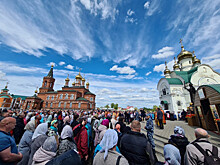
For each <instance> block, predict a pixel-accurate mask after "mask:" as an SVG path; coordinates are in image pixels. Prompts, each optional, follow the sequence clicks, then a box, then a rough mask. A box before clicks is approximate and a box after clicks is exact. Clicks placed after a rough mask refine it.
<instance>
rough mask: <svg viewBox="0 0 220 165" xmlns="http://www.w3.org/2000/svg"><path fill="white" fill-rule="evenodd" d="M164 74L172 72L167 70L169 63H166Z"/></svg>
mask: <svg viewBox="0 0 220 165" xmlns="http://www.w3.org/2000/svg"><path fill="white" fill-rule="evenodd" d="M164 74H170V70H169V69H168V68H167V62H166V61H165V70H164Z"/></svg>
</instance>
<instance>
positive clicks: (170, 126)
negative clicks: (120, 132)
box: [141, 121, 220, 161]
mask: <svg viewBox="0 0 220 165" xmlns="http://www.w3.org/2000/svg"><path fill="white" fill-rule="evenodd" d="M144 126H145V122H141V127H142V133H145V134H146V130H145V129H144ZM175 126H181V127H182V128H183V129H184V130H185V134H186V137H187V138H188V140H189V141H190V142H192V141H194V140H195V134H194V129H195V128H197V127H191V126H189V125H188V124H187V123H185V122H184V121H167V124H166V125H165V127H164V129H163V130H161V129H159V128H157V127H156V126H155V127H154V141H155V145H156V149H155V150H156V155H157V157H158V159H159V161H164V158H163V147H164V144H165V143H167V142H168V139H169V137H170V135H172V134H173V130H174V127H175ZM208 132H209V135H210V138H209V141H210V142H211V143H212V144H215V145H216V146H218V147H220V135H217V134H215V133H213V132H210V131H208Z"/></svg>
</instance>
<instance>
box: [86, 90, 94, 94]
mask: <svg viewBox="0 0 220 165" xmlns="http://www.w3.org/2000/svg"><path fill="white" fill-rule="evenodd" d="M85 95H95V94H93V93H92V92H90V91H89V92H86V93H85Z"/></svg>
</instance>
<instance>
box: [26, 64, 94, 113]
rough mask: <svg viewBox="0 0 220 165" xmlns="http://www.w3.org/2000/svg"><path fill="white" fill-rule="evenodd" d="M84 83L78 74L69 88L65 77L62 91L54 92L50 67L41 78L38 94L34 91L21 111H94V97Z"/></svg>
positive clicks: (53, 79) (53, 80) (68, 80)
mask: <svg viewBox="0 0 220 165" xmlns="http://www.w3.org/2000/svg"><path fill="white" fill-rule="evenodd" d="M85 81H86V80H85V79H84V78H83V77H82V76H81V74H80V72H79V74H78V75H77V76H76V77H75V81H74V82H73V83H72V85H71V86H70V85H69V82H70V79H69V78H68V77H67V78H66V79H65V84H64V86H63V87H62V89H61V90H57V91H54V89H53V87H54V83H55V78H54V77H53V66H51V69H50V71H49V73H48V75H47V76H45V77H44V78H43V83H42V86H41V87H40V88H39V93H37V90H36V91H35V94H34V95H33V96H32V97H27V98H26V100H25V103H24V104H23V109H78V110H91V109H95V97H96V95H95V94H93V93H91V92H90V91H89V83H88V82H87V83H86V84H85Z"/></svg>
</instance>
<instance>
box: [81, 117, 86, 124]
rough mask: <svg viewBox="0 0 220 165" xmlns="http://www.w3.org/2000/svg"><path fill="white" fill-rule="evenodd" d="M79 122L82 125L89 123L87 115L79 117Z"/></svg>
mask: <svg viewBox="0 0 220 165" xmlns="http://www.w3.org/2000/svg"><path fill="white" fill-rule="evenodd" d="M79 123H80V124H82V125H86V123H87V119H86V117H80V118H79Z"/></svg>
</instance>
